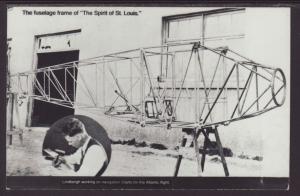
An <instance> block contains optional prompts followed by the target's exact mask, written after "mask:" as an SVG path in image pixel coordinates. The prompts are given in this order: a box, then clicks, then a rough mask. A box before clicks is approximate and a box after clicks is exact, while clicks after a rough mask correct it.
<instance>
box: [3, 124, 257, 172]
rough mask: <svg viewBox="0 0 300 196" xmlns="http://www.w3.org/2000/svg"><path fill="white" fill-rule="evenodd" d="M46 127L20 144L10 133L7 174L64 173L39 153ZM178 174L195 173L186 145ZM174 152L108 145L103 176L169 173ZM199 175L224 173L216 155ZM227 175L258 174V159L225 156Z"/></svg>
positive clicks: (28, 132) (172, 167)
mask: <svg viewBox="0 0 300 196" xmlns="http://www.w3.org/2000/svg"><path fill="white" fill-rule="evenodd" d="M46 130H47V129H46V128H33V129H31V131H25V132H24V135H23V137H24V139H23V144H21V143H20V141H19V138H18V136H14V138H13V145H7V171H6V174H7V176H67V175H68V174H67V172H66V171H65V170H64V169H56V168H54V167H53V166H52V164H51V161H48V160H45V159H44V157H43V156H42V153H41V151H42V143H43V139H44V135H45V133H46ZM183 152H184V158H183V160H182V164H181V167H180V170H179V174H178V175H179V176H197V162H196V159H195V156H194V151H193V148H186V149H185V150H184V151H183ZM177 154H178V152H177V151H176V150H174V149H167V150H157V149H152V148H149V147H135V146H129V145H121V144H114V145H112V158H111V161H110V164H109V166H108V168H107V170H106V171H105V172H104V174H103V176H172V175H173V172H174V168H175V164H176V156H177ZM206 160H207V161H206V163H205V170H204V172H203V173H202V176H224V170H223V167H222V164H221V162H220V158H219V157H218V156H207V159H206ZM226 161H227V164H228V168H229V172H230V176H261V172H262V162H263V161H257V160H252V159H241V158H238V157H235V156H233V157H226Z"/></svg>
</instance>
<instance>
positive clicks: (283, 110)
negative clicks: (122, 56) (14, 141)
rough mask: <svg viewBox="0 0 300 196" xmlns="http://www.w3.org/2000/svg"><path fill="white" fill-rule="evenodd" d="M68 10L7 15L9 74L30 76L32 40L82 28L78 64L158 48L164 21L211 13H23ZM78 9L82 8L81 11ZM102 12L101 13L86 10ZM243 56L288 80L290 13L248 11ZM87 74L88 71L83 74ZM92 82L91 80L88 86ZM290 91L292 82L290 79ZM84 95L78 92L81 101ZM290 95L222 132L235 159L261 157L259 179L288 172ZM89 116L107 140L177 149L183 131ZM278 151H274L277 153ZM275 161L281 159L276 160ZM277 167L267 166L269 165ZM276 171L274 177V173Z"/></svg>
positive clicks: (165, 10)
mask: <svg viewBox="0 0 300 196" xmlns="http://www.w3.org/2000/svg"><path fill="white" fill-rule="evenodd" d="M25 9H26V10H45V9H46V10H71V11H75V10H78V8H75V7H74V8H63V7H56V8H33V7H27V8H24V7H14V8H10V10H9V11H8V38H12V39H13V40H12V42H11V47H12V51H11V72H12V73H15V72H21V71H28V70H31V69H32V68H33V67H34V58H35V55H34V54H33V53H34V52H33V51H34V40H35V37H34V36H35V35H41V34H46V33H55V32H61V31H67V30H73V29H81V30H82V31H81V33H80V35H79V37H78V40H77V41H78V45H79V46H80V48H79V49H80V54H79V59H85V58H89V57H94V56H100V55H102V54H108V53H111V52H116V51H123V50H129V49H133V48H140V47H144V46H152V45H159V44H160V43H161V27H162V24H161V21H162V16H167V15H174V14H183V13H190V12H196V11H203V10H208V9H213V8H194V7H193V8H187V7H186V8H139V7H136V8H105V10H108V11H109V10H116V9H119V10H128V11H132V10H140V11H141V14H140V15H139V16H122V17H120V16H29V15H23V13H22V11H23V10H25ZM79 9H80V10H81V9H82V8H79ZM84 9H85V10H91V11H93V10H103V8H100V7H98V8H88V7H86V8H84ZM245 15H246V19H245V20H246V21H245V23H246V24H245V26H246V30H245V49H244V51H245V56H247V57H249V58H251V59H253V60H255V61H257V62H259V63H263V64H266V65H272V66H276V67H280V68H282V69H283V71H284V73H285V74H286V77H287V78H288V79H289V75H290V11H289V9H288V8H246V11H245ZM87 73H88V71H87ZM87 82H88V83H93V80H92V79H90V81H87ZM287 85H288V87H289V86H290V82H289V80H288V84H287ZM80 94H82V92H77V96H78V97H80ZM289 106H290V105H289V90H288V91H287V99H286V103H285V104H284V106H283V107H280V108H277V109H275V110H273V111H271V112H268V113H266V114H263V115H262V116H261V118H253V119H248V120H244V121H239V122H235V123H232V124H231V125H230V126H227V127H220V136H221V139H222V141H223V145H224V146H226V147H230V148H231V149H232V150H233V152H234V153H235V154H237V155H238V154H241V153H245V154H251V155H260V156H263V157H264V164H265V167H264V169H263V170H262V171H263V173H262V175H270V176H272V175H275V176H276V175H277V176H278V175H279V176H287V175H288V172H289V169H288V168H289V167H288V165H289ZM27 107H28V106H27V103H24V104H23V105H22V106H21V107H20V113H21V116H22V117H21V124H22V126H24V125H25V119H26V118H25V117H26V115H27V112H28V108H27ZM75 113H77V114H87V115H89V116H91V117H93V118H96V119H98V120H99V121H100V123H101V124H103V125H104V126H105V127H106V129H107V130H108V133H109V135H110V137H111V138H113V139H130V138H133V137H135V138H137V139H138V140H146V141H151V142H160V143H165V144H166V145H168V146H174V145H177V142H178V138H180V135H181V131H180V130H175V131H174V132H171V131H164V130H161V129H147V130H144V129H140V127H136V126H133V125H128V124H126V123H125V124H123V123H120V124H118V125H116V123H113V124H112V122H114V121H112V120H111V119H108V118H106V117H102V116H98V115H95V114H94V113H93V112H90V111H86V110H84V111H83V110H76V111H75ZM275 149H276V150H275ZM278 157H281V158H280V159H278ZM274 161H276V162H277V167H278V168H280V170H278V169H276V168H275V166H274V167H269V166H270V165H272V162H274ZM274 171H275V173H274Z"/></svg>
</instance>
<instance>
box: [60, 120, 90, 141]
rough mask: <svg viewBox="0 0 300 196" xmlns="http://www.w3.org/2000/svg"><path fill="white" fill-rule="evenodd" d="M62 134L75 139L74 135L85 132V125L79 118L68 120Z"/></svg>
mask: <svg viewBox="0 0 300 196" xmlns="http://www.w3.org/2000/svg"><path fill="white" fill-rule="evenodd" d="M62 132H63V133H64V134H65V135H68V136H70V137H73V136H74V135H76V134H78V133H83V132H85V128H84V124H83V123H82V122H81V121H80V120H78V119H77V118H71V119H69V120H68V122H67V123H66V124H65V126H64V127H63V129H62Z"/></svg>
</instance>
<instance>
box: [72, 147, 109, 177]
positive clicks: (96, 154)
mask: <svg viewBox="0 0 300 196" xmlns="http://www.w3.org/2000/svg"><path fill="white" fill-rule="evenodd" d="M106 160H107V155H106V152H105V150H104V149H103V147H101V146H99V145H92V146H91V147H89V148H88V150H87V152H86V154H85V156H84V159H83V161H82V165H81V167H80V169H79V170H78V171H77V172H76V173H77V176H95V175H96V174H97V173H98V172H99V171H100V169H101V168H102V166H103V164H104V163H105V161H106Z"/></svg>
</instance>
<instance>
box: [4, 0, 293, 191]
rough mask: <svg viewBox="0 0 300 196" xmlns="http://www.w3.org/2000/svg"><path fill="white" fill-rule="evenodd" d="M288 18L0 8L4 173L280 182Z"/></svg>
mask: <svg viewBox="0 0 300 196" xmlns="http://www.w3.org/2000/svg"><path fill="white" fill-rule="evenodd" d="M290 12H291V10H290V8H289V7H225V6H224V7H200V6H193V7H189V6H184V7H179V6H177V7H140V6H132V7H127V6H51V5H49V6H31V5H26V6H25V5H24V6H20V5H18V6H14V5H8V6H7V88H6V89H7V91H6V111H7V112H6V116H7V122H6V125H7V126H6V129H7V130H6V176H7V177H15V176H17V177H36V176H39V177H49V178H51V177H70V178H72V177H93V178H94V179H105V178H111V177H114V178H116V179H118V177H146V178H148V177H149V178H150V179H151V177H158V178H162V179H163V178H170V179H180V178H184V177H193V178H196V179H200V180H201V179H206V178H211V177H222V178H226V179H227V178H229V179H230V178H234V177H254V178H268V177H271V178H286V179H288V178H289V176H290V167H289V166H290V86H291V84H290V44H291V42H290V39H291V37H290V32H291V29H290V28H291V26H290V23H291V21H290V14H291V13H290ZM89 179H90V178H89ZM157 182H158V183H164V182H163V181H157ZM65 183H68V181H67V180H66V181H65ZM94 183H95V181H94ZM102 183H103V182H102ZM123 183H125V182H123ZM128 183H134V182H132V181H131V182H128ZM137 183H138V182H137ZM140 183H141V182H140ZM144 183H145V181H144ZM146 183H151V181H146ZM153 183H156V181H153ZM165 183H167V182H165ZM123 185H124V184H123ZM20 186H22V185H20ZM124 186H125V185H124ZM161 186H163V184H162V185H161ZM93 188H97V184H96V185H93ZM98 188H101V186H100V185H99V187H98ZM194 188H195V187H194ZM286 188H287V187H286Z"/></svg>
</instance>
